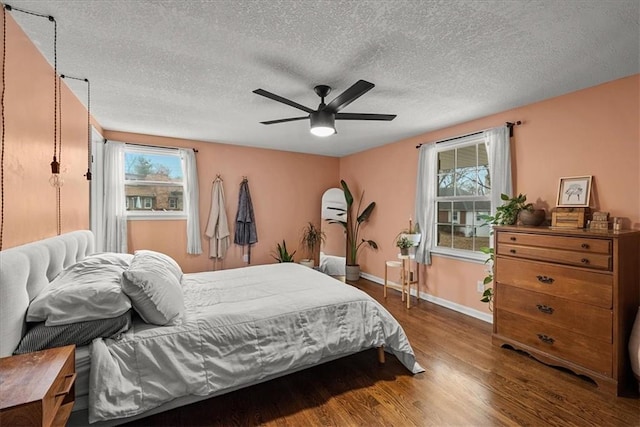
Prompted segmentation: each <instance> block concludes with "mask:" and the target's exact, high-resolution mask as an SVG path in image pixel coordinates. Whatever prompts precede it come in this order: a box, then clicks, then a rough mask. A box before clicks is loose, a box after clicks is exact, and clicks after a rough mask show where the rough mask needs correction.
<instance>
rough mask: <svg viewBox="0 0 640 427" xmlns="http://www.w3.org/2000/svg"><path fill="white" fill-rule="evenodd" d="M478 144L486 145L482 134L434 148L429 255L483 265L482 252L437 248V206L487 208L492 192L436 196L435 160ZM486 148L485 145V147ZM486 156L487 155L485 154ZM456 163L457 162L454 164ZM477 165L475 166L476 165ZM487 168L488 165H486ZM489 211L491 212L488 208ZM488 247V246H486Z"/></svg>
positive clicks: (439, 144) (483, 256) (437, 169)
mask: <svg viewBox="0 0 640 427" xmlns="http://www.w3.org/2000/svg"><path fill="white" fill-rule="evenodd" d="M479 144H486V143H485V138H484V135H483V134H482V133H480V134H476V135H470V136H466V137H463V138H460V139H456V140H452V141H446V142H442V143H438V144H437V145H436V147H435V156H436V167H435V168H434V170H433V171H431V172H430V173H432V174H433V176H434V177H435V179H434V185H435V186H436V189H435V194H436V196H435V198H434V200H433V203H434V212H435V218H434V222H433V224H431V226H430V229H431V232H432V233H433V236H434V237H433V239H432V244H431V247H430V248H429V250H430V251H431V253H432V254H433V255H439V256H444V257H447V258H454V259H463V260H469V261H474V262H480V263H484V262H485V260H486V258H487V255H486V254H485V253H483V252H480V251H478V250H475V251H473V250H466V249H459V248H451V247H444V246H438V225H439V221H438V219H439V214H438V213H439V211H438V204H439V203H441V202H451V203H452V207H453V203H455V202H473V203H474V205H475V203H476V202H486V203H488V204H489V206H490V205H491V191H492V190H493V189H492V188H491V190H490V191H489V192H488V193H487V194H485V195H482V196H479V195H477V193H476V194H475V195H468V196H455V195H454V196H438V188H437V187H438V182H439V181H438V176H439V173H438V172H439V168H438V165H437V158H438V156H439V154H440V153H441V152H444V151H452V150H457V149H461V148H464V147H469V146H478V145H479ZM485 147H486V145H485ZM487 156H488V153H487ZM476 160H477V154H476ZM456 163H457V162H456ZM456 163H454V169H453V170H454V173H455V170H456V169H457V164H456ZM476 165H477V164H476ZM487 167H488V164H487ZM489 174H491V171H490V170H489ZM454 189H455V185H454ZM489 210H491V209H490V208H489ZM473 212H474V215H473V216H474V218H477V216H478V211H477V210H475V207H474V211H473ZM453 214H454V212H453V210H452V212H451V216H452V222H451V224H452V227H453V226H454V224H453ZM487 246H489V245H487Z"/></svg>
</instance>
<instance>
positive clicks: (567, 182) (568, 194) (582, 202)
mask: <svg viewBox="0 0 640 427" xmlns="http://www.w3.org/2000/svg"><path fill="white" fill-rule="evenodd" d="M591 178H592V176H591V175H587V176H571V177H566V178H560V185H559V188H558V202H557V203H556V206H558V207H572V208H575V207H582V208H588V207H589V199H590V197H591Z"/></svg>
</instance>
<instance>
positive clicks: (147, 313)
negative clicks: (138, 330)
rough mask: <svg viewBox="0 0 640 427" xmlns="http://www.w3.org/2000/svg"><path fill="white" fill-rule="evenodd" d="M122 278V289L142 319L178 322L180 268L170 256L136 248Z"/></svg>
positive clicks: (179, 319) (171, 323)
mask: <svg viewBox="0 0 640 427" xmlns="http://www.w3.org/2000/svg"><path fill="white" fill-rule="evenodd" d="M123 278H124V279H123V281H122V289H123V290H124V292H125V293H126V294H127V295H128V296H129V298H131V302H132V304H133V308H134V309H135V310H136V311H137V312H138V314H139V315H140V317H142V319H143V320H144V321H145V322H147V323H153V324H154V325H160V326H163V325H179V324H180V323H181V322H182V313H183V311H184V299H183V295H182V285H181V284H180V281H181V279H182V270H181V269H180V266H179V265H178V263H177V262H175V260H174V259H173V258H171V257H169V256H168V255H165V254H161V253H159V252H154V251H148V250H141V251H136V252H135V255H134V257H133V260H132V261H131V265H130V266H129V268H128V269H127V270H125V272H124V273H123Z"/></svg>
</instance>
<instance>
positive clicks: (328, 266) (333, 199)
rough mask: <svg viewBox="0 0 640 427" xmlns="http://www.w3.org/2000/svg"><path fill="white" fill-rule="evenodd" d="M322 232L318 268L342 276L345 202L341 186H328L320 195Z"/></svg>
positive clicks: (344, 241)
mask: <svg viewBox="0 0 640 427" xmlns="http://www.w3.org/2000/svg"><path fill="white" fill-rule="evenodd" d="M321 218H322V225H321V226H320V228H321V230H322V232H323V233H324V234H325V241H324V243H323V244H322V246H321V248H320V266H319V268H318V269H319V270H320V271H321V272H323V273H326V274H329V275H331V276H344V274H345V272H344V270H345V264H346V262H345V261H346V260H345V254H346V246H347V242H346V235H345V230H346V229H345V226H344V225H343V223H346V221H347V202H346V201H345V199H344V192H343V191H342V189H341V188H330V189H328V190H327V191H325V192H324V194H323V195H322V212H321Z"/></svg>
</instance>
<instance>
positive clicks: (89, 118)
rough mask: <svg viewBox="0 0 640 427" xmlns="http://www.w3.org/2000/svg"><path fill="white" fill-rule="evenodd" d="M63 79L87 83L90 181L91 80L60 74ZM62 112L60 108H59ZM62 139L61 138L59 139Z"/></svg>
mask: <svg viewBox="0 0 640 427" xmlns="http://www.w3.org/2000/svg"><path fill="white" fill-rule="evenodd" d="M60 77H62V78H63V79H72V80H79V81H82V82H86V83H87V173H86V174H85V175H84V176H86V177H87V181H91V82H90V81H89V79H86V78H81V77H74V76H70V75H68V74H61V75H60ZM60 114H62V109H61V110H60ZM61 141H62V140H61Z"/></svg>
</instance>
